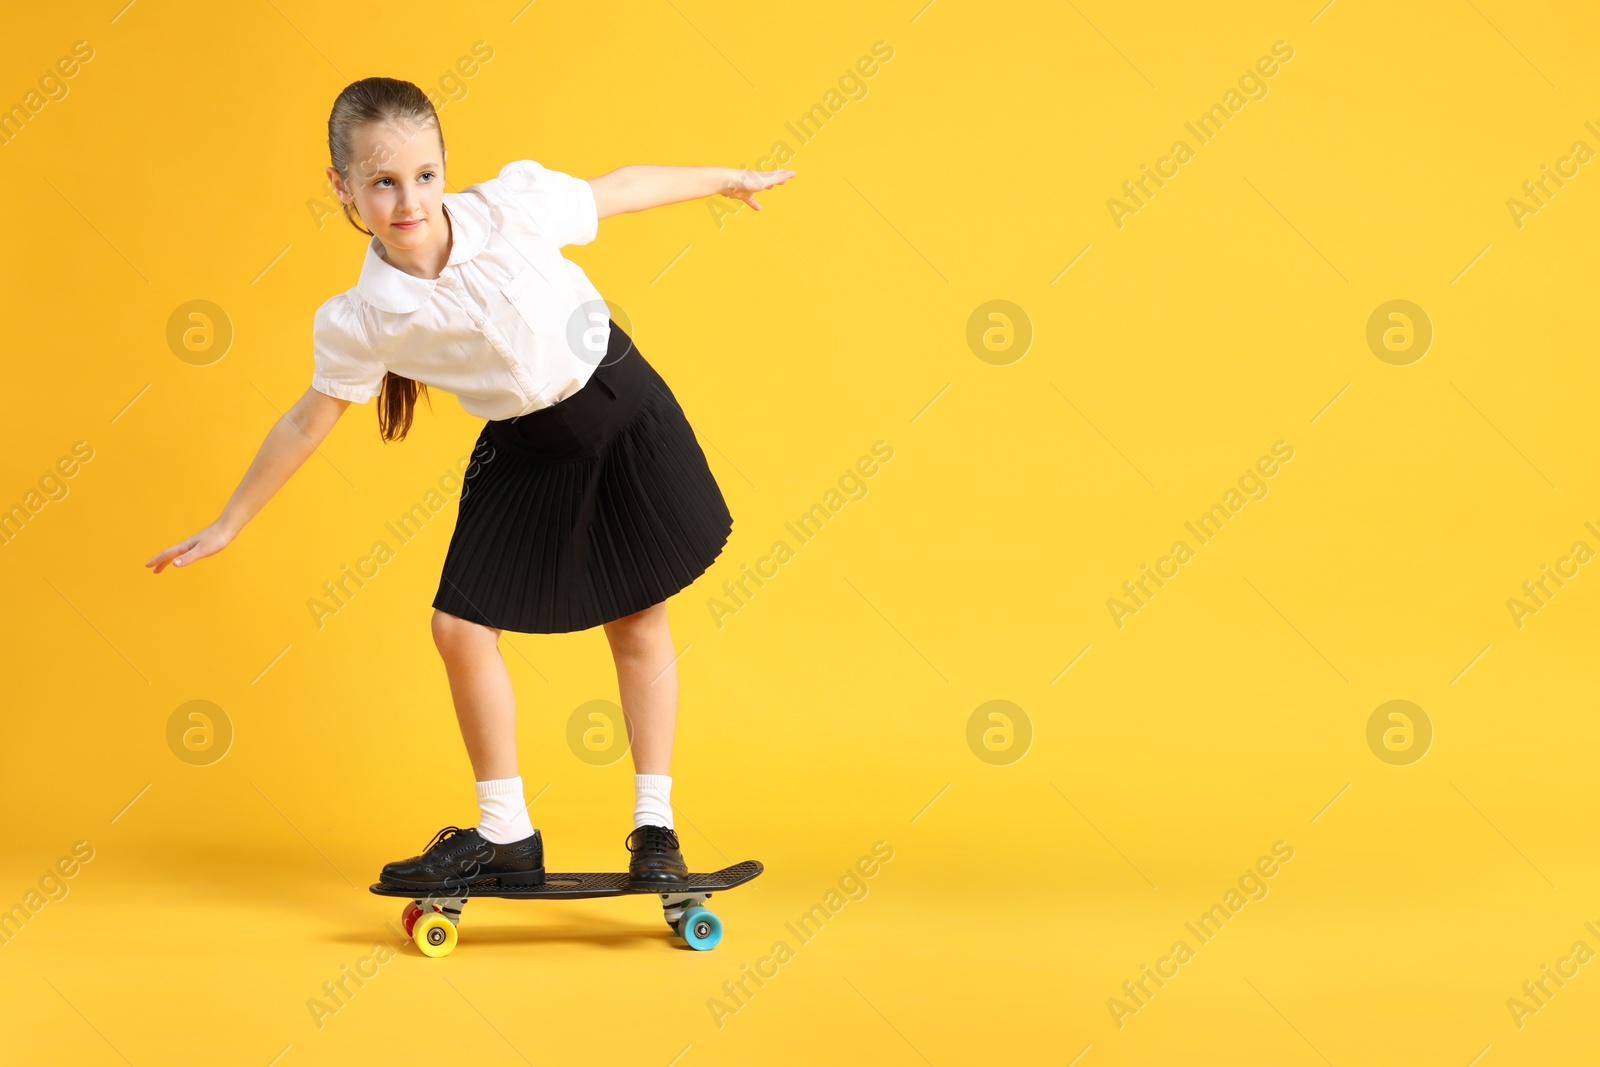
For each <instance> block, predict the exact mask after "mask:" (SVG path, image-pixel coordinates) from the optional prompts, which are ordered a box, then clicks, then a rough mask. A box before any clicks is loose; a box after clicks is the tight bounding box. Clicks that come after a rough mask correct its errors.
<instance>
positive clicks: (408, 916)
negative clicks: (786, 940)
mask: <svg viewBox="0 0 1600 1067" xmlns="http://www.w3.org/2000/svg"><path fill="white" fill-rule="evenodd" d="M763 870H765V868H764V867H763V866H762V865H761V862H760V861H759V860H745V861H744V862H743V863H735V864H734V865H733V866H732V867H724V868H723V869H722V870H720V871H715V872H713V873H711V874H691V875H689V881H688V882H687V883H686V884H684V885H677V886H670V887H663V886H645V887H642V888H638V887H634V886H632V885H630V884H629V882H628V875H627V874H625V873H624V874H614V873H610V872H606V873H595V874H555V873H547V874H546V875H545V876H544V884H542V885H530V886H508V887H505V888H501V887H500V886H490V885H484V886H478V885H470V884H468V885H462V884H459V883H456V884H450V885H447V886H441V887H440V888H439V889H438V890H437V891H436V892H438V893H440V894H443V895H439V896H429V895H427V891H426V890H416V889H402V888H401V887H399V886H393V885H384V884H383V883H382V882H379V883H378V884H377V885H375V886H373V887H372V892H374V893H376V894H377V895H378V896H380V897H410V898H411V900H410V902H409V903H407V904H406V906H405V910H404V911H402V912H401V914H400V922H401V924H402V925H403V926H404V927H405V931H406V936H407V937H409V938H411V940H412V942H413V943H414V944H415V945H416V946H417V948H418V949H420V950H421V951H422V954H423V955H425V956H433V957H439V956H448V955H449V954H450V951H451V950H452V949H454V948H455V947H456V940H457V933H456V928H457V927H458V926H460V925H461V911H462V909H463V908H465V907H466V906H467V901H468V900H471V899H472V898H473V897H500V898H502V899H505V900H581V899H584V898H587V897H625V896H641V895H643V894H647V893H653V894H655V895H656V896H659V897H660V898H661V910H662V913H663V916H664V917H665V918H666V920H667V925H668V926H669V927H671V928H672V932H673V933H675V934H677V935H678V936H679V937H681V938H683V939H684V941H685V942H687V943H688V945H689V947H690V948H693V949H698V950H699V951H702V952H704V951H706V950H707V949H711V948H715V947H716V944H717V942H718V941H721V940H722V920H721V919H719V918H717V916H716V915H715V914H714V913H712V912H711V911H710V910H709V909H708V908H706V906H705V903H706V901H707V900H708V899H709V898H710V897H711V894H712V893H714V892H720V891H722V890H724V889H732V888H733V887H734V886H739V885H744V884H745V883H746V882H748V881H750V880H751V879H752V878H754V877H756V876H757V875H758V874H760V873H761V872H762V871H763ZM663 890H665V891H663Z"/></svg>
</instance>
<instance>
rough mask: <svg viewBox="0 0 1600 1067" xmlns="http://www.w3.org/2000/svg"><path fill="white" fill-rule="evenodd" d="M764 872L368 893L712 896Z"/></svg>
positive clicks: (753, 865)
mask: <svg viewBox="0 0 1600 1067" xmlns="http://www.w3.org/2000/svg"><path fill="white" fill-rule="evenodd" d="M763 870H765V868H764V867H763V866H762V864H761V861H760V860H745V861H744V862H743V863H735V864H734V865H733V866H732V867H724V868H723V869H722V870H720V871H713V872H711V873H710V874H691V875H689V880H688V881H687V882H685V883H683V884H681V885H652V886H643V887H639V886H634V885H630V884H629V881H628V874H627V873H626V872H622V873H614V872H610V871H605V872H575V873H562V872H555V871H552V872H549V873H547V874H546V875H545V876H544V884H543V885H530V886H510V887H506V888H501V887H500V886H494V885H481V886H480V885H470V884H469V885H460V884H457V883H449V882H447V883H444V884H441V885H437V886H434V887H432V888H430V889H403V888H401V887H400V886H394V885H385V884H383V883H382V882H379V883H378V884H377V885H374V886H373V887H372V892H374V893H376V894H378V895H379V896H380V897H411V898H412V899H415V900H423V899H427V898H444V897H464V898H468V899H470V898H472V897H500V898H502V899H505V900H581V899H584V898H587V897H624V896H642V895H645V894H674V893H713V892H719V891H721V890H724V889H732V888H734V887H735V886H740V885H744V883H746V882H748V881H750V880H751V879H752V878H755V877H756V876H757V875H759V874H760V873H761V872H762V871H763Z"/></svg>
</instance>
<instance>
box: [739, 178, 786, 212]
mask: <svg viewBox="0 0 1600 1067" xmlns="http://www.w3.org/2000/svg"><path fill="white" fill-rule="evenodd" d="M793 177H794V171H792V170H741V171H736V172H734V174H733V175H732V177H730V178H729V179H728V181H727V182H726V183H725V184H724V185H723V187H722V195H723V196H727V197H732V198H733V199H734V200H743V201H744V202H745V203H747V204H749V205H750V206H751V207H753V208H755V209H756V210H757V211H760V210H761V205H760V204H758V203H756V198H755V197H754V196H752V195H750V194H752V193H759V192H760V191H761V190H763V189H771V188H772V187H773V186H774V185H782V184H783V183H784V182H786V181H788V180H789V179H790V178H793Z"/></svg>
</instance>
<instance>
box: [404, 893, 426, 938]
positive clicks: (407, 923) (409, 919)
mask: <svg viewBox="0 0 1600 1067" xmlns="http://www.w3.org/2000/svg"><path fill="white" fill-rule="evenodd" d="M422 915H423V910H422V905H421V904H420V903H418V902H417V901H415V900H413V901H412V902H411V903H409V904H407V905H406V906H405V910H404V911H402V912H401V913H400V925H401V926H404V927H405V928H406V936H407V937H410V936H411V928H412V927H414V926H416V924H417V920H418V919H420V918H422Z"/></svg>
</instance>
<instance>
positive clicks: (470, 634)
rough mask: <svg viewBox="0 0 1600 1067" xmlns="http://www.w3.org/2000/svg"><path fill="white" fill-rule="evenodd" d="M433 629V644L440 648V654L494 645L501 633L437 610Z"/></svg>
mask: <svg viewBox="0 0 1600 1067" xmlns="http://www.w3.org/2000/svg"><path fill="white" fill-rule="evenodd" d="M432 627H433V643H434V644H435V645H437V646H438V647H439V651H440V652H444V653H449V652H454V651H457V650H460V649H464V648H469V647H471V646H473V645H475V644H481V643H485V642H487V643H488V644H491V645H492V644H494V643H496V642H497V641H499V639H500V631H499V630H497V629H495V628H494V627H492V626H484V625H483V624H482V623H476V622H469V621H467V620H466V619H463V618H460V617H458V616H455V615H451V614H450V613H449V612H445V611H440V610H438V609H437V608H435V609H434V612H433V623H432Z"/></svg>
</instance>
